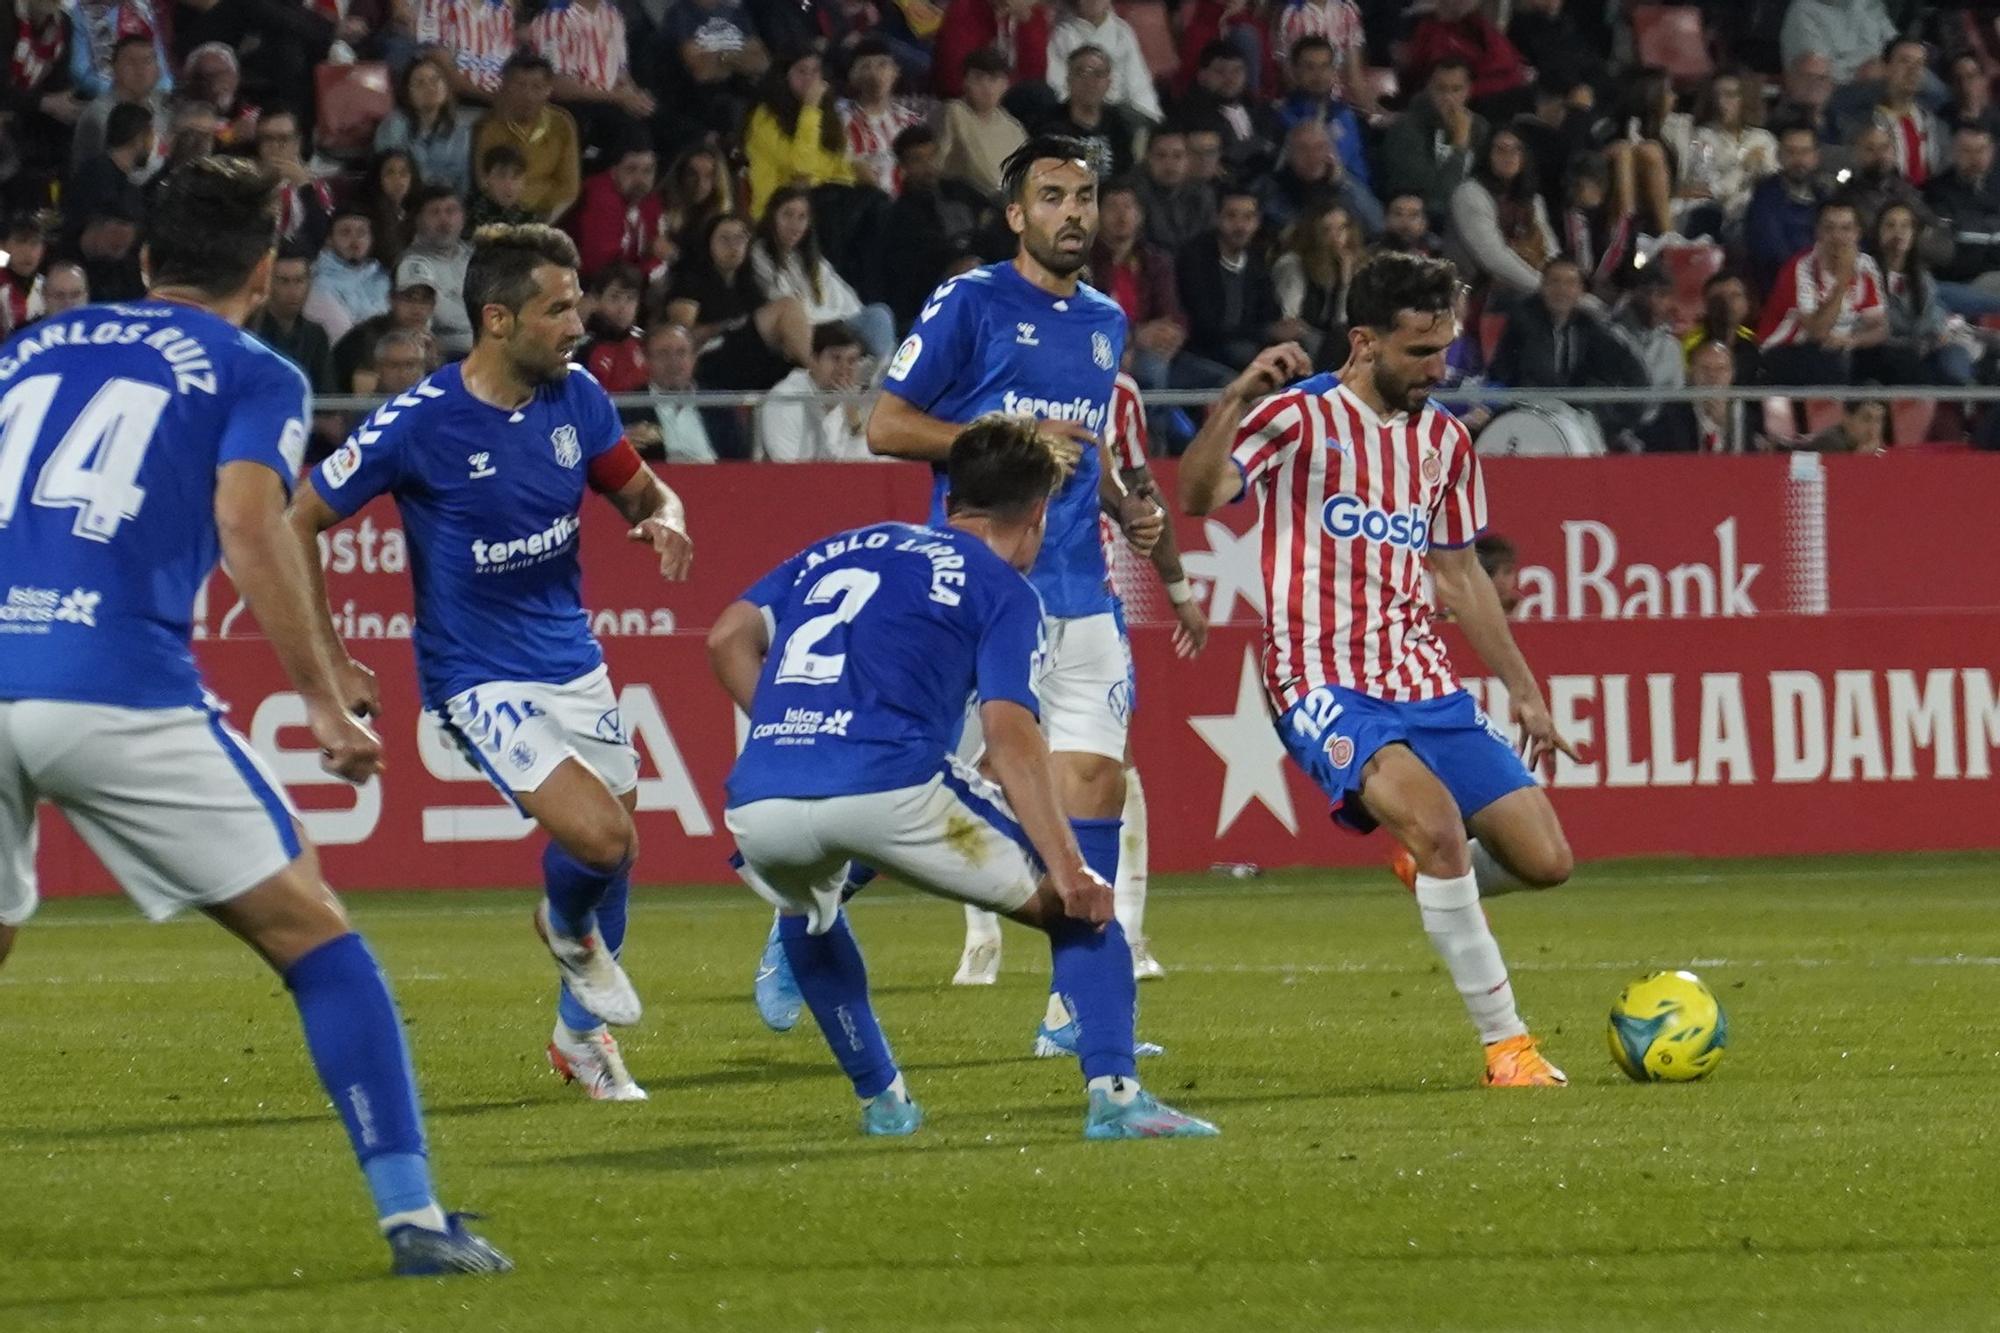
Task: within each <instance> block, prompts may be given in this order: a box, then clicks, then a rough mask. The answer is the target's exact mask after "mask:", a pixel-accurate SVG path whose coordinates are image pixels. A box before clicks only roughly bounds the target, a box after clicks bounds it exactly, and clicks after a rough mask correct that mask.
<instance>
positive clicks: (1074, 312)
mask: <svg viewBox="0 0 2000 1333" xmlns="http://www.w3.org/2000/svg"><path fill="white" fill-rule="evenodd" d="M1124 354H1125V312H1124V311H1123V310H1120V309H1119V308H1118V303H1117V302H1116V301H1113V300H1112V299H1111V298H1110V297H1108V296H1106V295H1105V294H1104V293H1102V292H1100V291H1098V290H1097V289H1095V288H1093V287H1087V286H1083V285H1078V287H1077V289H1076V295H1074V296H1068V297H1059V296H1056V295H1054V294H1053V293H1050V292H1046V291H1043V290H1042V289H1041V288H1040V287H1037V286H1035V284H1033V283H1032V282H1029V281H1028V280H1027V279H1026V278H1024V277H1022V276H1021V274H1020V271H1019V270H1018V269H1016V268H1015V267H1014V265H1013V264H1011V263H1007V264H991V265H988V266H987V267H985V268H976V269H973V270H972V271H971V272H969V273H964V274H961V275H959V276H958V277H956V278H953V279H952V280H951V281H949V282H947V283H945V284H944V285H943V286H942V287H939V288H938V289H937V291H936V292H935V293H933V294H932V296H931V299H930V302H929V303H928V304H927V305H925V306H924V309H923V313H922V314H920V315H919V316H918V317H917V325H916V328H915V329H913V330H912V331H911V333H910V336H909V337H908V338H907V339H905V340H904V342H903V345H902V347H900V348H898V349H897V351H896V356H895V359H894V360H893V361H891V362H890V363H889V374H888V378H887V380H886V381H885V382H884V383H883V386H882V387H883V388H885V389H887V390H888V391H889V392H890V393H893V394H895V395H896V396H897V397H898V398H901V399H902V400H903V401H905V402H907V403H909V404H910V406H912V407H914V408H916V409H917V410H919V411H921V412H926V413H928V414H929V415H931V416H934V417H937V418H939V419H941V420H944V421H953V422H968V421H971V420H972V419H973V418H975V417H978V416H983V415H984V414H986V413H988V412H1007V413H1014V414H1019V415H1023V416H1032V417H1040V418H1042V419H1044V420H1049V421H1075V422H1078V423H1080V424H1082V425H1083V426H1084V427H1085V428H1086V429H1088V430H1089V431H1090V432H1091V433H1093V434H1095V435H1098V436H1102V435H1103V434H1104V431H1105V429H1106V427H1107V426H1108V425H1109V423H1110V420H1111V393H1112V387H1113V385H1114V384H1115V383H1116V382H1117V379H1118V362H1119V358H1121V357H1122V356H1124ZM1100 472H1101V468H1100V467H1099V465H1098V458H1097V451H1096V450H1095V449H1085V450H1084V451H1083V456H1082V457H1081V458H1079V459H1078V460H1077V466H1076V471H1075V473H1073V474H1072V475H1071V477H1070V479H1069V481H1067V482H1066V483H1064V485H1063V488H1062V490H1060V491H1058V492H1057V493H1056V497H1055V499H1054V500H1053V501H1051V502H1050V504H1049V530H1048V536H1047V538H1046V539H1044V541H1043V543H1042V554H1041V558H1040V559H1038V560H1036V561H1035V567H1034V568H1033V569H1032V570H1030V571H1029V572H1028V582H1030V583H1032V584H1033V585H1034V586H1035V591H1037V592H1039V593H1040V594H1041V595H1042V602H1043V603H1044V604H1045V605H1046V606H1047V607H1048V613H1049V614H1050V615H1052V616H1057V617H1061V618H1064V619H1068V618H1073V617H1077V616H1094V615H1100V614H1103V613H1106V612H1109V611H1110V610H1111V594H1110V593H1109V592H1108V591H1107V590H1106V588H1105V583H1104V548H1103V545H1102V544H1101V542H1100V541H1099V539H1098V534H1097V515H1098V502H1097V483H1098V476H1099V474H1100ZM944 489H945V483H944V477H943V475H942V473H940V475H939V476H938V479H937V486H936V490H935V493H934V495H933V499H932V504H931V524H932V526H934V527H935V526H941V525H942V524H943V523H944Z"/></svg>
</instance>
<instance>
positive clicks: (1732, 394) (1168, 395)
mask: <svg viewBox="0 0 2000 1333" xmlns="http://www.w3.org/2000/svg"><path fill="white" fill-rule="evenodd" d="M879 392H880V390H875V389H864V390H858V391H855V392H852V393H826V394H814V395H811V396H809V397H808V396H805V395H794V394H784V395H779V394H773V393H771V392H769V391H749V392H744V391H735V390H731V391H723V390H707V389H703V390H698V391H695V392H691V393H676V394H662V395H660V397H659V400H658V401H662V402H671V403H674V404H678V405H681V406H685V407H759V406H762V405H763V404H765V403H767V402H774V401H776V402H818V403H824V404H826V405H827V406H828V407H834V406H838V405H840V404H844V403H861V404H867V403H871V402H873V401H874V400H875V396H876V394H877V393H879ZM1218 396H1220V391H1219V390H1215V389H1162V390H1159V391H1158V392H1149V393H1147V394H1146V406H1147V407H1149V408H1153V407H1205V406H1207V405H1208V404H1210V403H1212V402H1214V401H1215V400H1216V398H1217V397H1218ZM1432 396H1433V397H1435V398H1436V399H1437V400H1438V401H1439V402H1441V403H1446V404H1459V403H1490V402H1495V401H1504V402H1508V403H1522V404H1527V405H1531V406H1552V405H1555V404H1560V403H1568V404H1571V405H1576V406H1590V405H1598V404H1612V403H1693V402H1712V401H1715V400H1717V399H1727V400H1730V401H1733V402H1744V403H1761V402H1763V401H1764V400H1765V399H1767V398H1792V399H1799V400H1807V399H1816V400H1826V399H1831V400H1833V401H1836V402H1852V401H1856V400H1862V399H1884V398H1886V399H1889V400H1891V401H1933V402H1971V403H1992V402H2000V386H1993V385H1967V386H1965V387H1963V388H1959V387H1956V386H1953V385H1939V384H1896V385H1881V384H1814V385H1805V386H1800V387H1793V386H1780V385H1766V384H1747V385H1731V386H1730V387H1728V388H1691V387H1683V388H1678V389H1652V388H1646V389H1514V388H1506V387H1502V386H1499V385H1476V384H1464V385H1459V386H1457V387H1454V388H1451V389H1440V390H1438V391H1437V392H1436V393H1435V394H1434V395H1432ZM382 401H383V400H382V398H380V397H377V396H373V395H367V394H352V393H334V394H320V395H317V396H316V397H315V398H314V399H313V406H314V407H315V409H316V410H319V411H323V412H367V411H372V410H373V409H374V408H375V407H376V406H378V405H379V404H380V403H381V402H382ZM655 401H656V400H655V398H654V397H653V396H652V395H651V394H644V393H620V394H613V395H612V402H613V403H615V404H616V405H617V407H618V409H619V410H620V411H622V412H643V411H645V410H646V409H648V408H650V407H652V406H653V404H654V402H655Z"/></svg>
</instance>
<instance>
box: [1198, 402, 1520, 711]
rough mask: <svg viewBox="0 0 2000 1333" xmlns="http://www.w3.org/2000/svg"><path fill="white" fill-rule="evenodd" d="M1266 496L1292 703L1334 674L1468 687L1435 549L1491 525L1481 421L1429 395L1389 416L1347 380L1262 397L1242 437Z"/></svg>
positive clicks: (1360, 681) (1273, 682)
mask: <svg viewBox="0 0 2000 1333" xmlns="http://www.w3.org/2000/svg"><path fill="white" fill-rule="evenodd" d="M1234 458H1235V461H1236V466H1237V467H1238V468H1239V469H1240V470H1241V471H1242V473H1243V482H1244V488H1245V490H1246V492H1248V493H1250V494H1254V495H1255V496H1256V497H1257V511H1258V515H1259V523H1260V540H1261V543H1262V548H1263V563H1264V606H1265V611H1264V688H1265V689H1266V690H1267V691H1268V692H1269V694H1270V696H1271V699H1272V701H1273V702H1274V703H1275V704H1276V706H1277V707H1278V709H1279V710H1280V711H1282V710H1284V709H1287V708H1290V707H1291V706H1292V705H1294V704H1296V703H1298V702H1299V701H1300V700H1301V699H1303V698H1305V697H1306V695H1308V694H1310V693H1311V692H1312V691H1313V690H1315V689H1317V688H1319V687H1320V686H1323V685H1339V686H1343V687H1345V688H1347V689H1350V690H1355V691H1358V692H1359V693H1362V694H1366V695H1370V696H1372V697H1374V698H1377V699H1388V700H1392V701H1394V702H1398V703H1407V702H1413V701H1417V700H1423V699H1436V698H1441V697H1443V696H1444V695H1447V694H1451V693H1452V692H1454V691H1456V690H1458V689H1459V688H1460V686H1459V682H1458V678H1457V677H1456V676H1455V675H1453V674H1452V670H1451V664H1450V662H1449V661H1447V660H1446V657H1445V651H1444V644H1443V642H1442V641H1440V640H1439V638H1438V635H1437V631H1436V630H1435V629H1434V628H1433V627H1432V624H1431V608H1430V603H1429V601H1428V600H1427V598H1426V594H1425V591H1424V553H1425V552H1426V551H1428V550H1429V549H1430V547H1431V546H1432V545H1433V544H1435V545H1439V546H1452V547H1457V546H1465V545H1467V544H1469V543H1470V542H1471V541H1472V540H1473V539H1474V538H1475V537H1477V536H1478V535H1479V534H1480V532H1481V531H1482V530H1483V529H1484V528H1485V526H1486V487H1485V484H1484V483H1483V482H1482V481H1481V480H1480V475H1479V459H1478V456H1477V455H1476V454H1474V453H1473V451H1472V433H1471V432H1470V431H1468V430H1466V428H1465V426H1464V425H1463V424H1462V423H1461V422H1460V421H1459V420H1458V418H1457V417H1454V416H1452V415H1451V414H1450V413H1448V412H1443V411H1440V410H1439V409H1437V408H1436V407H1433V406H1431V405H1429V404H1425V406H1424V408H1423V409H1422V410H1421V411H1419V412H1417V413H1416V414H1414V415H1411V414H1407V413H1401V412H1399V413H1396V414H1394V415H1393V416H1390V417H1388V418H1386V419H1384V418H1381V417H1377V416H1376V415H1375V413H1374V411H1373V410H1371V409H1370V408H1369V406H1368V405H1367V404H1366V403H1364V402H1362V401H1361V400H1360V399H1359V398H1358V397H1356V396H1355V395H1354V394H1353V393H1352V392H1351V391H1350V390H1348V389H1347V388H1346V387H1345V386H1342V387H1338V388H1335V389H1334V390H1333V391H1332V392H1330V393H1309V392H1305V391H1303V390H1302V389H1290V390H1287V391H1286V392H1284V393H1280V394H1276V395H1274V396H1272V397H1270V398H1266V399H1264V400H1263V401H1262V402H1260V403H1258V404H1257V405H1256V407H1255V408H1253V409H1252V410H1251V412H1250V415H1249V416H1248V417H1247V418H1246V419H1245V420H1244V422H1243V425H1242V426H1241V427H1240V428H1239V430H1238V431H1237V435H1236V452H1235V455H1234Z"/></svg>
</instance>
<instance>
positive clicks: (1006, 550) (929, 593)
mask: <svg viewBox="0 0 2000 1333" xmlns="http://www.w3.org/2000/svg"><path fill="white" fill-rule="evenodd" d="M1065 453H1066V451H1064V450H1063V449H1062V447H1061V445H1060V443H1059V442H1058V440H1057V439H1056V438H1055V437H1053V436H1049V435H1045V434H1043V433H1042V432H1041V431H1039V430H1038V429H1036V427H1035V425H1034V424H1033V423H1030V422H1027V421H1023V420H1021V419H1020V418H1018V417H1010V416H993V417H988V418H985V419H982V420H980V421H977V422H975V423H973V425H972V426H970V427H968V428H967V429H966V430H964V431H963V432H962V433H961V434H960V435H959V436H958V438H957V441H956V442H955V443H954V444H953V445H952V447H951V451H950V454H949V457H948V465H947V477H948V491H947V495H946V501H945V508H946V513H947V515H948V517H947V518H946V519H945V521H944V522H943V523H941V524H939V525H938V526H936V527H933V528H922V527H916V526H913V525H910V524H904V523H881V524H876V525H875V526H873V527H867V528H860V529H856V530H855V531H852V532H846V533H842V534H840V535H839V536H836V537H831V538H828V539H827V540H826V541H823V542H820V543H818V544H816V545H814V546H811V547H808V548H807V549H806V550H804V551H802V552H800V553H799V554H798V555H796V556H793V557H792V558H791V559H790V560H787V561H786V562H785V563H784V564H782V565H780V566H779V567H778V568H777V569H775V570H773V571H772V572H771V573H770V574H768V575H766V576H765V577H764V578H762V579H760V580H759V581H758V582H757V583H756V584H755V585H754V586H752V587H751V588H750V589H749V591H747V592H745V593H744V594H743V596H742V598H741V599H740V600H738V601H736V602H734V603H732V604H731V605H730V606H729V607H728V608H726V609H725V610H724V611H723V613H722V615H721V616H720V617H719V618H718V619H717V621H716V624H715V628H714V629H713V631H711V633H710V635H709V659H710V661H711V663H712V664H713V665H714V667H715V672H716V676H717V677H718V678H719V679H720V680H721V681H722V683H723V686H724V688H725V689H727V690H728V692H729V695H730V697H731V698H733V699H734V700H735V701H736V703H737V705H738V706H739V707H740V708H742V709H743V711H744V712H745V713H746V714H747V715H748V717H749V731H748V734H747V736H746V737H745V741H744V746H743V753H742V754H741V756H739V758H738V759H737V763H736V767H735V769H734V770H733V771H732V772H731V773H730V775H729V800H728V805H727V807H726V808H725V811H724V816H723V818H724V822H725V823H727V824H728V826H729V831H730V832H731V833H732V834H734V835H735V837H736V845H737V848H738V851H739V852H740V853H741V857H742V861H743V864H742V867H741V868H742V870H743V874H744V878H745V880H746V881H747V882H748V883H749V884H750V886H751V887H752V888H753V889H755V890H756V891H757V892H758V893H759V894H760V895H762V896H763V897H764V898H766V899H767V900H769V901H770V902H771V903H773V904H774V905H775V906H776V907H777V908H778V911H779V914H780V915H779V918H778V936H779V940H780V944H781V947H782V948H783V949H784V952H785V957H786V959H787V961H788V962H789V964H790V967H791V972H792V975H793V977H794V978H795V980H796V983H797V985H798V987H799V990H800V992H801V994H802V995H803V997H804V1001H805V1004H806V1006H807V1007H808V1008H809V1009H811V1010H812V1014H813V1018H814V1019H815V1020H816V1021H817V1022H818V1023H819V1027H820V1031H821V1033H822V1034H824V1035H825V1037H826V1038H827V1043H828V1045H829V1046H830V1047H831V1048H832V1049H833V1053H834V1056H835V1058H836V1059H837V1060H838V1061H839V1062H840V1067H841V1068H842V1070H844V1071H845V1072H846V1074H847V1076H848V1078H849V1079H850V1080H851V1081H852V1082H853V1084H854V1091H855V1093H856V1095H857V1096H859V1097H860V1099H861V1103H862V1116H861V1124H862V1130H863V1132H864V1133H868V1134H910V1133H914V1132H915V1131H916V1129H917V1128H918V1126H919V1125H921V1124H922V1122H923V1114H922V1112H921V1111H920V1110H919V1109H918V1107H917V1104H916V1102H915V1101H914V1099H912V1098H911V1096H910V1093H909V1089H908V1087H907V1085H906V1084H905V1082H904V1079H903V1075H902V1072H901V1070H899V1069H898V1067H897V1065H896V1061H895V1057H894V1056H893V1055H892V1054H891V1053H890V1050H889V1044H888V1042H887V1040H886V1039H885V1038H884V1037H883V1035H882V1029H881V1027H880V1025H879V1024H878V1023H877V1022H876V1019H875V1014H874V1011H873V1008H872V1006H871V1004H870V1001H869V997H868V973H867V969H866V968H865V967H864V966H863V964H862V960H861V953H860V950H859V948H858V947H857V946H856V944H855V941H854V936H853V934H852V932H851V931H850V929H849V927H848V921H847V915H846V913H844V912H843V911H842V910H841V903H842V900H843V897H844V894H843V890H844V888H845V886H846V881H847V869H848V866H849V865H850V864H851V863H853V862H860V863H862V864H866V865H869V866H873V867H877V868H879V869H880V870H882V871H884V872H886V873H888V874H891V875H895V876H896V877H898V878H899V879H902V880H903V881H904V882H906V883H909V884H912V885H914V886H916V887H918V888H921V889H925V890H927V891H929V892H932V893H936V894H939V895H941V896H943V897H947V898H952V899H954V900H956V901H959V902H962V903H965V904H967V905H970V906H976V907H980V908H984V909H987V910H990V911H995V912H1000V913H1004V914H1005V915H1007V916H1010V917H1012V918H1013V919H1014V920H1016V921H1019V922H1021V923H1022V924H1024V925H1029V926H1034V927H1036V928H1038V929H1040V930H1043V931H1046V932H1047V933H1048V936H1049V943H1050V949H1051V953H1052V956H1053V965H1054V974H1055V984H1056V988H1057V989H1058V990H1059V991H1060V992H1061V993H1062V994H1063V996H1064V997H1065V999H1066V1002H1067V1003H1068V1005H1069V1006H1070V1008H1071V1009H1072V1010H1073V1011H1074V1013H1075V1014H1076V1017H1077V1019H1078V1021H1079V1023H1080V1026H1081V1039H1080V1041H1079V1043H1078V1057H1079V1059H1080V1060H1081V1062H1082V1065H1083V1075H1084V1080H1085V1084H1086V1086H1087V1088H1088V1096H1089V1106H1088V1110H1087V1113H1086V1118H1085V1121H1084V1136H1085V1137H1086V1138H1092V1139H1127V1138H1164V1137H1180V1136H1206V1135H1212V1134H1214V1133H1215V1132H1216V1131H1215V1127H1214V1126H1213V1125H1210V1124H1208V1123H1206V1122H1205V1121H1201V1120H1197V1119H1195V1118H1194V1117H1192V1116H1188V1115H1183V1114H1182V1113H1180V1112H1178V1111H1175V1110H1174V1109H1173V1108H1171V1107H1168V1106H1164V1105H1162V1104H1161V1103H1160V1102H1159V1101H1158V1100H1157V1099H1155V1098H1154V1097H1153V1096H1152V1095H1151V1094H1150V1093H1148V1092H1146V1091H1145V1090H1144V1089H1142V1088H1141V1087H1140V1086H1139V1083H1138V1079H1137V1077H1136V1067H1135V1064H1134V1060H1133V1049H1132V1047H1133V1039H1132V1023H1133V1005H1134V1002H1135V999H1136V983H1135V982H1134V980H1133V977H1132V953H1131V949H1130V948H1129V946H1128V945H1127V943H1126V939H1125V932H1124V930H1123V929H1122V928H1120V926H1119V925H1118V922H1117V920H1116V918H1115V916H1114V915H1113V911H1112V894H1111V886H1110V884H1109V883H1108V882H1107V881H1106V880H1105V879H1104V878H1103V877H1102V876H1101V875H1100V874H1099V873H1098V872H1097V871H1096V869H1095V868H1094V867H1092V866H1091V865H1090V864H1089V854H1088V851H1087V849H1081V848H1080V847H1079V844H1078V840H1077V838H1076V836H1075V834H1074V833H1073V832H1072V829H1071V824H1070V822H1068V821H1066V820H1065V818H1064V815H1063V810H1062V806H1061V803H1060V801H1059V799H1058V797H1057V785H1058V778H1057V774H1056V772H1055V770H1054V769H1053V767H1052V766H1051V762H1050V757H1049V748H1048V745H1047V743H1046V742H1045V741H1044V740H1043V738H1042V733H1041V727H1040V719H1039V712H1040V706H1041V705H1040V701H1039V699H1038V690H1037V676H1038V674H1039V673H1040V670H1041V668H1042V666H1043V663H1044V661H1045V659H1046V658H1047V655H1048V652H1049V643H1048V638H1047V635H1046V633H1045V630H1044V621H1043V615H1042V605H1041V600H1040V598H1038V597H1037V595H1036V593H1035V590H1034V589H1033V588H1032V587H1030V586H1029V584H1028V583H1027V581H1026V580H1024V579H1023V578H1022V577H1021V574H1020V573H1019V572H1017V571H1025V570H1028V569H1029V568H1031V567H1033V566H1034V565H1035V561H1036V555H1037V553H1038V552H1039V551H1041V550H1042V547H1043V538H1044V533H1045V530H1046V527H1047V523H1048V516H1049V513H1050V511H1051V510H1052V509H1054V507H1055V505H1056V504H1057V503H1059V501H1058V500H1056V499H1054V498H1052V492H1053V493H1054V494H1055V495H1058V496H1059V495H1060V494H1061V492H1060V491H1059V490H1058V489H1057V488H1058V487H1059V486H1060V485H1061V484H1062V480H1063V475H1064V473H1065V472H1066V471H1067V470H1068V467H1069V466H1070V463H1069V460H1068V459H1067V457H1066V456H1065ZM1093 515H1094V511H1093ZM1092 522H1093V526H1094V524H1095V518H1094V516H1093V520H1092ZM968 700H971V701H973V702H975V703H976V704H977V707H978V712H979V720H980V724H981V726H982V727H983V729H984V732H985V737H986V746H987V764H988V767H989V770H990V771H991V772H992V773H993V774H994V775H995V777H996V778H997V779H998V783H999V785H998V789H997V790H996V789H995V788H994V786H992V785H991V784H989V783H987V782H985V781H984V780H983V779H981V778H980V776H979V775H978V774H977V773H975V772H974V771H973V770H971V769H970V768H968V767H966V766H964V765H963V764H960V763H959V762H957V760H956V759H955V758H954V757H953V755H952V749H953V747H954V743H955V739H956V737H957V733H958V731H959V729H960V727H961V726H962V725H963V722H964V719H965V712H966V704H967V701H968ZM1003 798H1004V803H1003Z"/></svg>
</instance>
